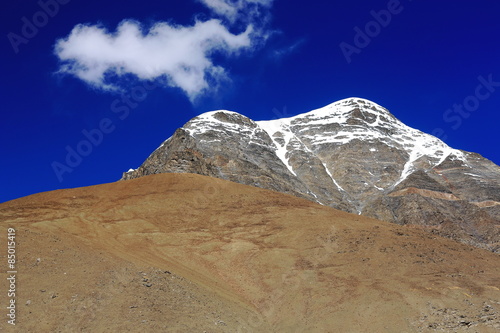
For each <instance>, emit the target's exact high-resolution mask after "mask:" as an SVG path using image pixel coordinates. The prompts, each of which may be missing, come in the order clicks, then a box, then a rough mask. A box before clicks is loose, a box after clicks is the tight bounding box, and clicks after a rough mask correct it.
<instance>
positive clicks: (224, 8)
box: [199, 0, 274, 23]
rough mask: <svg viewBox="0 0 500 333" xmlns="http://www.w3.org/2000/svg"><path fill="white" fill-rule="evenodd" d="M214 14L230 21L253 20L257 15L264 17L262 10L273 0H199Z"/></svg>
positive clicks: (268, 6) (269, 5)
mask: <svg viewBox="0 0 500 333" xmlns="http://www.w3.org/2000/svg"><path fill="white" fill-rule="evenodd" d="M199 1H200V2H202V3H203V4H204V5H205V6H207V7H208V8H210V9H211V10H213V11H214V12H215V13H216V14H218V15H220V16H223V17H225V18H227V19H228V20H229V21H231V22H233V23H234V22H235V21H236V20H238V19H240V20H243V21H247V22H248V21H253V20H256V19H257V18H258V17H260V19H262V18H263V16H264V17H265V15H263V14H262V12H261V11H262V10H267V9H268V8H270V7H271V6H272V4H273V1H274V0H199Z"/></svg>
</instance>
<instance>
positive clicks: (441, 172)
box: [122, 98, 500, 251]
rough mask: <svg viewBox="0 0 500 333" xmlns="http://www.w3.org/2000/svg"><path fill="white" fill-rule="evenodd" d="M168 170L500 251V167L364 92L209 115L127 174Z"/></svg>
mask: <svg viewBox="0 0 500 333" xmlns="http://www.w3.org/2000/svg"><path fill="white" fill-rule="evenodd" d="M162 172H190V173H198V174H202V175H207V176H212V177H217V178H222V179H227V180H231V181H234V182H238V183H242V184H246V185H253V186H257V187H262V188H266V189H271V190H275V191H278V192H283V193H288V194H293V195H296V196H298V197H302V198H306V199H309V200H311V201H315V202H318V203H320V204H323V205H327V206H331V207H333V208H337V209H341V210H344V211H347V212H352V213H357V214H362V215H366V216H370V217H374V218H378V219H382V220H385V221H389V222H395V223H398V224H413V225H420V226H422V227H430V228H431V229H432V230H434V232H439V233H442V234H443V235H445V236H449V237H452V238H455V239H457V240H460V241H463V242H466V243H471V244H475V245H476V246H480V247H487V248H489V249H491V250H493V251H497V250H499V248H500V247H499V245H498V243H499V230H498V225H499V221H500V208H498V204H497V203H500V181H499V179H500V168H499V167H498V166H497V165H495V164H494V163H493V162H491V161H488V160H487V159H485V158H483V157H481V156H480V155H478V154H475V153H470V152H465V151H461V150H458V149H453V148H451V147H449V146H448V145H446V144H445V143H444V142H443V141H441V140H440V139H438V138H436V137H433V136H431V135H429V134H425V133H423V132H421V131H419V130H416V129H414V128H411V127H409V126H406V125H405V124H403V123H402V122H400V121H399V120H398V119H397V118H396V117H394V116H393V115H392V114H391V113H390V112H389V111H388V110H387V109H386V108H383V107H381V106H380V105H378V104H376V103H374V102H371V101H368V100H364V99H360V98H349V99H344V100H341V101H338V102H334V103H331V104H329V105H327V106H325V107H323V108H319V109H315V110H312V111H309V112H306V113H303V114H299V115H296V116H293V117H289V118H281V119H275V120H269V121H253V120H251V119H250V118H248V117H246V116H243V115H241V114H239V113H237V112H234V111H226V110H216V111H211V112H206V113H203V114H201V115H199V116H197V117H194V118H193V119H191V120H190V121H188V122H187V123H186V124H185V125H184V126H183V127H181V128H180V129H178V130H177V131H176V132H175V133H174V135H173V136H172V137H170V138H169V139H167V140H166V141H165V142H163V143H162V145H161V146H160V147H159V148H158V149H156V150H155V151H154V152H153V153H152V154H151V155H150V157H148V159H146V161H145V162H144V163H143V164H142V165H141V166H140V167H139V168H138V169H137V170H130V171H129V172H126V173H124V175H123V177H122V179H131V178H137V177H141V176H144V175H148V174H154V173H162ZM405 188H415V189H416V190H406V191H403V190H404V189H405ZM429 191H434V192H435V193H431V192H429ZM393 192H397V195H396V194H394V193H393ZM450 194H451V195H450ZM478 203H479V204H478ZM487 203H490V204H487ZM422 210H423V211H425V212H427V213H426V214H423V213H422ZM408 211H409V213H408ZM459 212H460V213H459ZM412 214H413V216H419V217H418V218H416V217H412ZM431 215H432V216H431ZM435 230H438V231H435ZM457 233H458V234H457Z"/></svg>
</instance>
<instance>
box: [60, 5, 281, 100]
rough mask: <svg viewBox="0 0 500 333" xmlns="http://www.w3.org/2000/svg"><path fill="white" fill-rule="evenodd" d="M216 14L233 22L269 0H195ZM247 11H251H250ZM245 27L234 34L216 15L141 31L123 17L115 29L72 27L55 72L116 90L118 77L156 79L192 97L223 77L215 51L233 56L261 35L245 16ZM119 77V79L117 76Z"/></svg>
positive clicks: (259, 39) (225, 77) (65, 39)
mask: <svg viewBox="0 0 500 333" xmlns="http://www.w3.org/2000/svg"><path fill="white" fill-rule="evenodd" d="M200 1H202V2H203V3H204V4H205V5H206V6H207V7H208V8H209V9H211V10H212V11H213V12H215V13H216V14H218V15H221V16H224V17H226V18H228V20H230V21H231V23H234V21H236V20H237V19H238V15H243V13H244V11H245V10H247V9H248V10H251V11H252V13H253V14H254V13H255V10H256V9H257V8H258V7H259V6H264V7H268V6H270V5H271V3H272V0H238V1H230V0H200ZM253 14H252V15H253ZM245 27H246V30H245V31H243V32H241V33H239V34H234V33H232V32H230V31H229V30H228V28H227V27H226V26H225V25H224V24H223V23H222V22H221V21H220V20H218V19H210V20H207V21H203V22H201V21H197V22H196V23H195V24H194V25H192V26H177V25H173V24H169V23H165V22H159V23H156V24H155V25H154V26H152V27H151V28H150V29H149V30H148V31H144V29H143V27H142V26H141V24H140V23H139V22H136V21H132V20H124V21H122V22H121V23H120V24H119V26H118V28H117V29H116V32H109V31H108V30H106V29H105V28H104V27H102V26H99V25H84V24H81V25H77V26H76V27H74V28H73V30H72V31H71V33H70V34H69V36H67V37H66V38H63V39H60V40H58V41H56V45H55V53H56V55H57V56H58V57H59V59H60V60H61V66H60V69H59V72H60V73H65V74H71V75H74V76H75V77H77V78H79V79H81V80H83V81H85V82H86V83H88V84H89V85H91V86H93V87H96V88H100V89H105V90H116V89H120V84H119V83H117V82H119V79H120V78H122V77H124V76H125V75H130V74H132V75H135V76H136V77H137V78H139V79H141V80H155V79H160V80H162V82H165V83H166V84H167V85H169V86H172V87H178V88H180V89H182V90H183V91H184V92H185V93H186V95H187V96H188V97H189V98H190V100H191V101H193V100H195V99H196V97H198V96H199V95H200V94H202V93H203V92H205V91H207V90H208V89H209V88H210V87H213V86H217V83H218V82H220V81H222V80H224V79H227V78H228V76H227V73H226V70H225V69H224V67H222V66H221V65H220V64H217V63H215V62H214V60H213V58H212V55H213V54H214V53H217V54H222V55H224V56H234V55H238V54H239V53H241V52H242V51H249V50H252V49H254V48H255V47H256V46H257V45H259V43H261V42H262V40H265V38H266V33H265V32H264V31H263V29H262V27H258V28H257V29H255V25H254V24H253V23H252V22H250V21H249V20H247V21H246V22H245ZM117 79H118V80H117Z"/></svg>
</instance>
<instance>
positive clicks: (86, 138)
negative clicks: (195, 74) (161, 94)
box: [51, 82, 158, 183]
mask: <svg viewBox="0 0 500 333" xmlns="http://www.w3.org/2000/svg"><path fill="white" fill-rule="evenodd" d="M157 87H158V85H157V84H156V83H155V82H144V84H142V85H138V86H135V87H134V88H132V89H131V90H130V91H129V92H128V93H124V94H122V95H121V97H120V98H117V99H115V100H114V101H113V102H111V105H110V110H111V112H112V113H114V114H115V115H116V116H117V117H118V120H120V121H123V120H125V119H127V118H128V117H129V115H130V112H131V111H132V110H133V109H135V108H137V106H138V105H139V103H140V102H142V101H144V100H145V99H146V98H147V97H148V94H149V92H150V91H152V90H154V89H155V88H157ZM116 122H117V120H116V119H115V120H114V121H113V120H112V119H111V118H108V117H105V118H103V119H101V120H100V121H99V123H98V126H97V127H95V128H92V129H83V130H82V131H81V134H82V137H83V138H82V139H81V140H80V141H79V142H78V143H77V144H76V145H74V146H70V145H67V146H66V147H65V149H66V158H65V159H64V162H63V163H61V162H59V161H53V162H52V163H51V167H52V170H53V171H54V174H55V175H56V177H57V179H58V180H59V182H60V183H62V182H63V180H64V177H63V176H64V175H65V174H66V173H72V172H73V171H74V169H75V168H77V167H78V166H79V165H80V164H81V163H82V162H83V160H84V158H85V157H88V156H89V155H90V154H92V152H93V151H94V149H95V148H97V147H98V146H99V145H101V144H102V143H103V141H104V138H105V136H106V135H108V134H111V133H113V132H114V130H115V129H116Z"/></svg>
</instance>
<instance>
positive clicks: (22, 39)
mask: <svg viewBox="0 0 500 333" xmlns="http://www.w3.org/2000/svg"><path fill="white" fill-rule="evenodd" d="M70 1H71V0H46V1H44V0H39V1H38V2H37V4H38V6H39V7H40V10H38V11H36V12H35V13H34V14H33V15H31V16H30V17H26V16H23V17H22V18H21V27H20V29H19V30H18V31H17V32H12V31H11V32H9V33H8V34H7V39H8V40H9V43H10V45H11V47H12V50H13V51H14V53H16V54H17V53H19V51H20V47H21V45H26V44H28V43H29V41H30V40H32V39H33V38H35V37H36V36H37V35H38V33H39V31H40V29H42V28H44V27H45V26H46V25H47V24H48V23H49V22H50V20H51V19H53V18H54V17H55V16H56V15H57V14H59V11H60V10H61V6H63V5H66V4H68V3H69V2H70Z"/></svg>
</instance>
